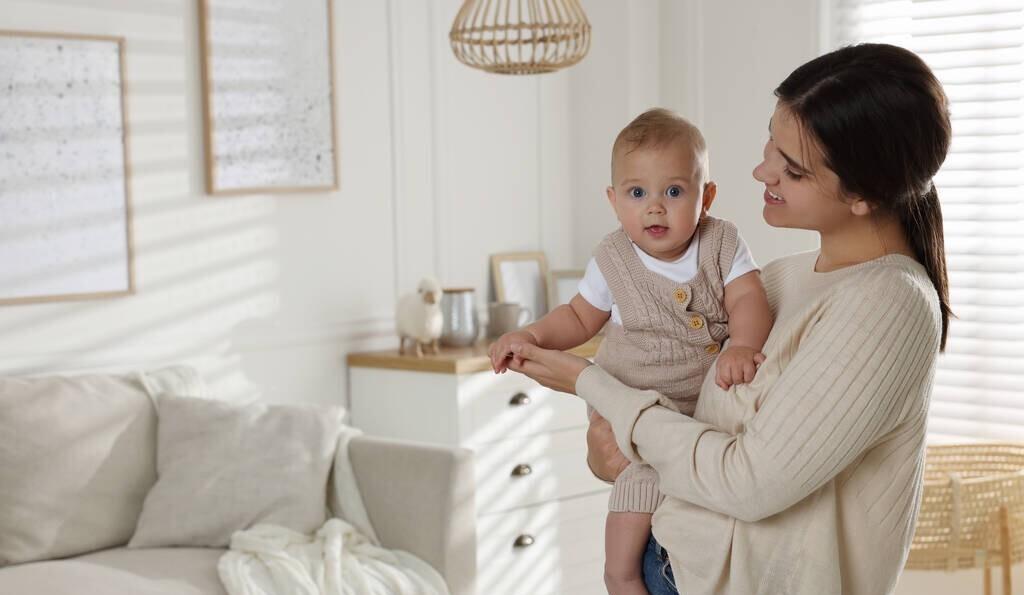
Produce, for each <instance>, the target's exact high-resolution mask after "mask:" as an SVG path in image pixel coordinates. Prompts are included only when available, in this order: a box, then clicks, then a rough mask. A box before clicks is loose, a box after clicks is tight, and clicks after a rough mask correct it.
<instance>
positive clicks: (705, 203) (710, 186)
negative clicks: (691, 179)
mask: <svg viewBox="0 0 1024 595" xmlns="http://www.w3.org/2000/svg"><path fill="white" fill-rule="evenodd" d="M717 195H718V184H715V183H714V182H707V183H706V184H704V195H703V196H702V197H701V206H700V214H701V215H702V216H703V215H707V214H708V211H710V210H711V204H712V203H713V202H715V196H717Z"/></svg>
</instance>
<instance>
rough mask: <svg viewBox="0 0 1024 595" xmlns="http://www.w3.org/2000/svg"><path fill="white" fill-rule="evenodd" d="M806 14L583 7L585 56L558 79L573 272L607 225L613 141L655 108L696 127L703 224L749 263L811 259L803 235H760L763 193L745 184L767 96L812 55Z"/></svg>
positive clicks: (810, 17)
mask: <svg viewBox="0 0 1024 595" xmlns="http://www.w3.org/2000/svg"><path fill="white" fill-rule="evenodd" d="M816 7H817V0H788V1H787V0H766V1H763V2H750V1H740V0H730V1H721V2H717V1H716V2H707V1H704V2H678V1H677V0H660V1H657V2H656V1H654V0H646V1H644V2H637V3H633V2H630V3H628V4H627V3H624V2H623V3H612V4H609V3H603V2H589V3H586V9H587V15H588V17H589V18H590V21H591V23H592V24H593V26H594V30H595V33H594V45H593V47H592V48H591V50H590V55H589V56H588V57H587V59H586V60H584V61H583V62H582V63H580V64H579V65H578V66H575V67H573V68H572V69H571V70H570V71H569V80H570V94H571V97H572V103H573V107H574V112H573V123H574V129H573V168H572V173H573V181H574V183H575V184H576V189H577V191H576V193H575V194H574V201H575V202H574V210H575V212H576V213H577V217H576V218H575V220H576V227H575V233H574V240H573V259H574V261H575V263H576V264H577V265H583V264H585V263H586V261H587V259H588V258H589V256H590V253H591V250H593V247H594V246H595V245H596V244H597V242H598V241H599V240H600V239H601V238H602V237H603V236H604V235H605V234H607V233H608V232H609V231H611V230H612V229H614V228H615V225H616V223H615V218H614V214H613V213H612V211H611V208H610V207H609V206H608V203H607V201H606V200H605V198H604V188H605V187H606V186H607V185H608V182H609V176H610V174H609V158H610V151H611V144H612V141H613V140H614V139H615V135H616V134H618V132H619V130H621V129H622V127H623V126H625V125H626V124H627V123H628V122H629V121H630V120H631V119H632V118H633V117H635V116H636V115H638V114H639V113H640V112H642V111H644V110H645V109H647V108H649V107H653V106H658V105H660V106H665V107H669V108H672V109H675V110H677V111H678V112H679V113H681V114H682V115H683V116H685V117H687V118H689V119H690V120H692V121H693V122H694V123H695V124H697V125H698V126H700V128H701V130H702V131H703V133H704V135H705V137H706V140H707V142H708V150H709V154H710V160H711V174H712V178H713V179H714V180H715V182H716V183H717V184H718V199H717V200H716V202H715V205H714V206H713V207H712V213H713V214H715V215H717V216H719V217H724V218H726V219H730V220H732V221H734V222H736V224H737V225H738V226H739V229H740V233H741V234H742V235H743V237H744V239H745V240H746V241H747V243H748V244H749V246H750V248H751V250H752V251H753V253H754V256H755V258H756V259H757V260H758V262H760V263H762V264H763V263H767V262H768V261H770V260H773V259H775V258H778V257H780V256H783V255H786V254H790V253H792V252H796V251H801V250H810V249H813V248H815V247H817V237H816V236H814V235H812V234H810V233H808V232H802V231H795V230H778V229H773V228H771V227H769V226H768V225H767V224H766V223H764V220H763V219H762V218H761V210H762V207H763V204H764V203H763V202H762V199H761V197H762V195H763V193H764V187H763V186H762V185H761V184H759V183H757V182H756V181H755V180H754V179H753V178H752V177H751V171H752V170H753V169H754V166H755V165H757V163H758V162H759V161H760V156H761V149H762V147H763V146H764V142H765V140H766V138H767V134H768V118H769V117H770V116H771V113H772V109H773V107H774V105H775V100H774V97H773V96H772V90H773V89H774V88H775V87H776V85H778V83H780V82H781V81H782V79H783V78H785V76H786V75H787V74H788V73H789V72H790V71H792V70H793V69H794V68H796V67H797V66H799V65H800V64H801V63H803V62H805V61H806V60H808V59H810V58H812V57H814V56H815V55H816V52H817V48H818V43H819V42H818V35H819V31H818V26H817V22H818V13H817V10H816ZM622 89H626V90H627V91H628V93H626V94H623V93H622V91H621V90H622Z"/></svg>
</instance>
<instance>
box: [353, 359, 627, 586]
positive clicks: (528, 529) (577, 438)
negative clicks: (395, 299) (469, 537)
mask: <svg viewBox="0 0 1024 595" xmlns="http://www.w3.org/2000/svg"><path fill="white" fill-rule="evenodd" d="M595 351H596V344H587V345H584V346H581V347H580V348H578V349H577V350H576V353H578V354H580V355H583V356H584V357H592V356H593V354H594V352H595ZM348 365H349V401H350V408H351V412H352V424H353V425H354V426H356V427H358V428H360V429H362V430H363V431H365V432H366V433H368V434H373V435H379V436H386V437H392V438H399V439H404V440H416V441H421V442H430V443H434V444H442V445H447V446H457V447H462V448H468V449H470V450H472V451H473V452H474V466H475V476H476V511H477V554H476V556H477V559H476V563H477V592H478V593H480V595H584V594H587V595H590V594H593V593H603V592H604V584H603V579H602V577H603V566H604V539H603V533H604V516H605V511H606V508H607V499H608V490H609V487H608V486H607V485H606V484H604V483H602V482H601V481H599V480H597V479H596V478H594V477H593V476H592V475H591V474H590V471H589V470H588V469H587V465H586V442H585V438H586V427H587V424H586V421H587V419H586V405H585V404H584V403H583V401H582V400H580V399H578V398H576V397H574V396H572V395H566V394H563V393H558V392H555V391H552V390H549V389H547V388H544V387H542V386H540V385H538V384H537V383H535V382H533V381H532V380H530V379H529V378H526V377H525V376H522V375H520V374H515V373H513V372H508V373H506V374H502V375H495V374H494V373H492V372H491V370H490V364H489V360H488V359H487V357H486V347H485V346H483V345H478V346H475V347H472V348H465V349H450V350H443V351H442V353H441V354H439V355H436V356H425V357H424V358H422V359H417V358H414V357H409V356H399V355H398V354H397V352H395V351H390V352H372V353H354V354H351V355H350V356H349V358H348Z"/></svg>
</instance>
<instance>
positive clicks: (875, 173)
mask: <svg viewBox="0 0 1024 595" xmlns="http://www.w3.org/2000/svg"><path fill="white" fill-rule="evenodd" d="M775 96H776V97H778V98H779V100H780V101H781V102H782V103H783V104H784V105H785V106H786V107H787V108H788V109H789V110H790V111H791V112H792V113H793V115H794V116H795V117H796V120H797V121H798V122H799V124H800V126H801V129H805V130H806V129H809V130H810V131H811V132H812V133H813V136H814V138H813V141H814V143H815V144H816V145H817V146H818V147H819V148H820V149H821V151H822V153H823V155H824V160H825V164H826V165H827V166H828V168H829V169H831V170H832V171H834V172H835V173H836V175H837V176H838V177H839V183H840V189H841V191H842V192H843V194H844V195H856V196H859V197H860V198H862V199H864V200H866V201H868V202H869V203H871V204H872V205H873V206H875V207H876V208H877V209H879V210H880V211H882V212H890V213H893V214H895V215H896V216H897V217H898V218H899V221H900V222H901V223H902V225H903V229H904V232H905V233H906V235H907V239H908V240H909V241H910V243H911V245H912V246H913V248H914V253H915V255H916V256H917V259H918V260H919V261H920V262H921V264H922V265H924V268H925V269H926V270H927V271H928V277H929V278H931V281H932V284H933V285H934V286H935V290H936V291H937V292H938V294H939V305H940V307H941V309H942V339H941V342H940V349H941V350H945V348H946V335H947V334H948V332H949V317H950V315H951V314H952V310H951V309H950V307H949V280H948V277H947V274H946V250H945V244H944V241H943V235H942V209H941V208H940V206H939V195H938V193H937V192H936V191H935V186H934V184H932V177H933V176H934V175H935V172H937V171H938V170H939V166H940V165H942V162H943V161H944V160H945V159H946V153H947V152H948V151H949V142H950V136H951V135H952V130H951V126H950V122H949V107H948V101H947V99H946V94H945V92H944V91H943V90H942V86H941V85H940V84H939V81H938V80H937V79H936V78H935V75H934V74H933V73H932V71H931V70H930V69H929V68H928V66H927V65H926V64H925V63H924V61H923V60H921V58H919V57H918V56H917V55H916V54H914V53H913V52H911V51H909V50H905V49H903V48H899V47H896V46H892V45H887V44H876V43H865V44H859V45H852V46H847V47H844V48H840V49H838V50H835V51H834V52H830V53H828V54H825V55H823V56H819V57H818V58H815V59H814V60H811V61H810V62H808V63H806V64H804V65H803V66H801V67H799V68H797V69H796V70H794V71H793V73H792V74H790V75H789V76H788V77H786V80H784V81H782V84H780V85H779V87H778V88H777V89H775Z"/></svg>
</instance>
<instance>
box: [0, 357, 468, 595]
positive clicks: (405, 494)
mask: <svg viewBox="0 0 1024 595" xmlns="http://www.w3.org/2000/svg"><path fill="white" fill-rule="evenodd" d="M169 393H174V394H175V395H184V396H187V397H194V398H206V399H209V398H210V395H209V394H207V390H206V388H205V386H204V385H203V383H202V381H201V380H200V379H199V375H198V374H197V373H196V371H195V370H193V369H191V368H186V367H181V366H176V367H171V368H164V369H161V370H154V371H148V372H140V373H131V374H120V375H119V374H84V375H76V376H56V375H55V376H42V377H32V378H27V377H0V593H2V594H4V595H22V594H24V595H65V594H67V595H72V594H74V595H80V594H90V595H91V594H121V593H124V594H132V595H158V594H159V595H164V594H166V595H171V594H173V595H223V594H225V593H226V592H225V590H224V588H223V586H222V584H221V581H220V578H219V576H218V572H217V563H218V560H219V559H220V557H221V555H222V554H223V553H224V552H225V548H224V547H223V544H221V546H219V547H210V546H204V547H195V546H189V545H184V546H174V547H155V546H152V545H149V546H145V545H143V546H141V547H140V546H138V545H136V544H137V542H138V541H139V539H138V538H139V535H137V530H141V529H142V526H141V525H142V524H143V523H142V522H141V519H142V517H144V516H145V515H147V514H148V515H150V516H152V515H156V514H159V513H160V512H161V511H159V510H151V509H152V508H153V506H155V505H156V504H155V503H156V502H157V501H156V500H154V499H153V495H154V494H153V493H151V492H156V491H158V490H157V486H158V485H159V484H158V481H159V482H162V483H164V484H166V482H167V481H168V480H169V478H170V480H173V477H174V475H172V474H171V473H169V472H168V473H166V474H163V473H158V471H159V470H160V469H165V468H166V467H161V465H164V464H165V463H166V462H165V461H164V460H163V459H161V457H160V454H162V452H158V450H161V449H165V448H166V439H167V437H168V436H169V435H170V431H168V430H166V429H165V427H164V425H162V422H161V419H160V413H163V411H164V410H163V409H161V406H160V404H159V403H160V401H159V400H158V399H159V398H164V397H163V396H162V395H167V394H169ZM175 398H177V396H176V397H175ZM193 425H194V423H193ZM211 432H212V431H211ZM221 433H223V432H221ZM158 447H159V448H158ZM272 450H273V449H272ZM336 450H337V449H336ZM347 452H348V457H347V464H348V465H349V468H350V470H351V472H352V473H354V476H355V478H356V484H357V487H358V493H359V494H361V496H362V500H363V503H364V504H365V511H366V513H367V515H368V516H369V521H370V523H371V524H372V526H373V528H374V530H375V531H376V533H377V536H378V537H379V540H380V543H381V545H382V546H384V547H387V548H393V549H400V550H404V551H407V552H409V553H412V554H414V555H416V556H418V557H420V558H421V559H422V560H424V561H426V562H427V563H428V564H430V565H431V566H432V567H433V568H434V569H436V570H437V571H438V572H439V573H440V575H441V576H442V577H443V579H444V580H445V582H446V583H447V585H448V587H449V589H450V591H451V593H453V595H472V593H473V592H474V575H475V559H474V551H475V542H474V540H475V537H474V536H475V526H474V500H473V492H472V490H473V488H472V486H473V485H474V484H473V470H472V459H471V456H472V455H471V453H470V452H469V451H466V450H461V449H452V448H443V447H437V446H428V445H421V444H417V443H409V442H400V441H395V440H388V439H380V438H373V437H369V436H363V435H359V436H355V437H354V438H351V441H350V442H348V448H347ZM331 456H333V457H339V456H342V455H341V453H340V452H335V453H333V454H332V455H331ZM296 466H299V465H296ZM331 469H333V470H332V471H331V473H332V475H331V480H328V481H324V482H323V484H320V483H317V485H318V486H319V489H322V490H324V492H325V493H323V494H319V493H318V494H315V495H316V496H317V499H316V501H317V502H321V503H323V505H324V506H322V509H323V512H324V515H325V516H326V517H329V516H332V513H333V512H334V509H335V508H336V507H337V502H336V500H335V501H332V499H331V498H332V491H333V490H332V481H333V480H334V475H336V474H337V473H336V470H337V461H335V462H334V464H333V467H331ZM282 476H284V474H283V473H282ZM290 481H292V480H291V479H288V480H285V482H290ZM319 481H323V480H322V479H321V480H319ZM166 487H167V486H165V488H166ZM170 487H173V486H170ZM256 491H257V492H259V491H260V490H256ZM165 493H166V490H165ZM257 495H258V494H257ZM199 497H200V495H199V494H196V498H197V499H198V498H199ZM179 500H184V501H185V502H184V503H183V504H184V505H186V506H187V505H188V504H189V503H190V502H188V500H190V496H189V495H185V496H183V497H179ZM160 507H161V508H166V507H167V506H166V503H160ZM190 516H191V515H179V516H178V517H172V520H174V521H175V522H176V523H180V524H182V525H185V524H187V523H188V521H189V518H190ZM273 520H274V518H273V517H269V520H268V519H267V518H262V517H261V518H253V519H249V521H247V522H256V521H260V522H272V521H273ZM137 524H138V525H139V526H138V527H137ZM234 528H235V529H246V528H248V527H246V526H241V527H234ZM171 529H172V530H173V529H174V527H172V528H171ZM129 545H132V547H129Z"/></svg>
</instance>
